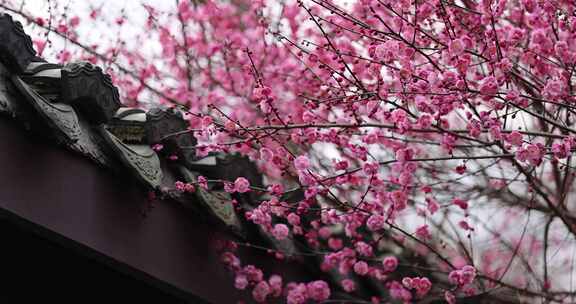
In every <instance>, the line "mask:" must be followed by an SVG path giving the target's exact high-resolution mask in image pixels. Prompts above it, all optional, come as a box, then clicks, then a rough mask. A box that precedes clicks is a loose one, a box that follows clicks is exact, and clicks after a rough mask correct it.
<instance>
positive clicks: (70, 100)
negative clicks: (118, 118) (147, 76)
mask: <svg viewBox="0 0 576 304" xmlns="http://www.w3.org/2000/svg"><path fill="white" fill-rule="evenodd" d="M61 85H62V96H61V98H62V101H63V102H65V103H67V104H73V105H75V107H77V108H78V109H80V110H81V111H84V112H85V113H89V114H90V115H87V118H88V119H90V120H92V121H93V122H95V123H103V122H107V121H109V120H110V119H111V118H112V117H113V116H114V114H116V111H117V110H118V108H120V105H121V104H120V95H119V94H118V89H117V88H116V87H115V86H114V85H113V84H112V80H111V78H110V76H109V75H107V74H104V73H103V72H102V69H100V67H97V66H94V65H92V64H91V63H88V62H76V63H70V64H67V65H66V66H64V68H63V69H62V82H61Z"/></svg>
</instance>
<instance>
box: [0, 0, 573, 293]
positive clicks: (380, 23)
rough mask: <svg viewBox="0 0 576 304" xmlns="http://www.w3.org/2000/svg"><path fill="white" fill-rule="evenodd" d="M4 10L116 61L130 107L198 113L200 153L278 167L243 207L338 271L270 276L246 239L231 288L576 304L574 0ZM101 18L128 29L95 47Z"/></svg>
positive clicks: (228, 259)
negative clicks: (245, 253) (253, 260)
mask: <svg viewBox="0 0 576 304" xmlns="http://www.w3.org/2000/svg"><path fill="white" fill-rule="evenodd" d="M0 8H2V9H3V10H4V11H7V12H10V13H11V14H14V15H17V16H19V17H20V19H21V20H24V21H25V23H26V24H27V26H29V27H31V28H32V29H34V30H35V31H36V32H37V33H38V35H37V36H36V37H34V43H35V46H36V48H37V50H38V52H39V53H40V54H43V55H44V56H46V57H48V58H53V59H54V60H58V61H69V60H72V59H82V60H88V61H91V62H94V63H99V64H102V65H104V66H106V67H108V72H109V73H111V74H112V75H113V80H114V82H115V84H116V85H117V86H119V88H120V91H121V93H122V95H123V100H124V102H125V103H126V104H130V105H136V106H141V107H147V106H149V105H150V103H155V104H165V105H167V106H171V107H178V108H179V109H181V110H182V111H184V112H185V113H187V117H188V120H189V123H190V132H193V133H194V135H195V136H196V137H197V138H198V139H199V145H198V147H197V153H198V155H199V156H204V155H207V154H208V153H209V152H237V153H240V154H242V155H245V156H248V157H249V158H250V159H251V160H253V161H254V162H256V163H257V164H258V166H259V169H260V171H262V172H263V173H264V175H265V177H266V179H265V181H266V183H265V187H264V188H261V187H255V186H254V185H251V184H250V182H249V180H248V179H246V178H243V177H240V178H238V179H236V180H230V181H224V187H225V189H226V190H227V191H229V192H239V193H245V192H254V193H256V194H258V195H259V197H261V199H260V200H259V201H257V202H255V207H254V208H251V209H245V208H243V207H242V206H241V205H238V206H237V207H238V209H237V211H238V212H239V213H240V214H242V215H243V216H245V217H246V219H247V221H249V222H250V223H253V224H254V225H258V226H260V227H261V228H262V230H263V231H265V232H266V233H268V234H270V236H271V237H273V238H275V239H278V240H287V239H288V240H292V241H293V242H294V243H296V244H297V245H298V246H297V247H298V251H297V252H296V253H291V254H289V253H287V252H283V251H282V250H281V249H279V248H275V247H271V248H262V249H263V250H267V251H268V252H270V253H271V254H273V255H275V256H276V257H278V259H279V261H284V260H287V259H293V260H298V261H301V262H303V263H308V264H310V265H313V267H314V269H316V270H317V271H318V273H319V275H318V278H311V279H310V280H309V281H306V282H294V281H288V280H286V279H284V278H283V275H282V274H274V273H264V272H263V270H262V269H260V267H259V265H245V264H244V263H243V262H242V261H241V260H240V259H239V257H238V255H236V254H235V251H236V250H237V248H238V247H242V246H252V244H250V243H248V242H243V241H235V242H227V243H226V244H224V245H223V246H222V250H223V252H222V261H223V263H224V264H225V265H227V267H228V268H229V269H230V270H231V273H232V274H233V277H234V278H231V280H230V284H235V286H236V288H238V289H241V290H246V291H247V292H251V294H252V296H253V298H254V301H256V302H267V301H274V299H280V301H281V302H287V303H294V304H295V303H309V302H329V301H331V302H340V303H412V302H426V303H430V302H434V301H446V302H448V303H456V302H462V303H479V302H485V303H517V302H522V301H523V302H539V303H568V302H574V301H576V290H575V289H574V284H573V275H574V273H575V272H574V262H575V261H574V258H575V257H574V252H575V251H574V250H576V242H575V241H576V240H575V237H576V206H575V204H574V201H573V200H574V199H575V196H574V187H573V185H574V178H575V174H576V171H575V170H574V167H573V164H572V152H573V151H574V150H575V149H576V138H575V136H576V128H575V118H576V117H574V114H576V112H574V111H575V110H576V97H575V95H574V86H573V81H572V80H574V79H575V77H576V76H575V75H574V71H575V69H576V51H575V50H576V3H574V2H573V1H567V0H546V1H542V0H482V1H474V0H460V1H455V0H426V1H423V0H395V1H390V0H357V1H335V0H333V1H323V0H301V1H300V0H298V1H293V0H286V1H282V0H277V1H264V0H256V1H247V0H228V1H212V0H191V1H186V0H176V1H175V3H174V4H173V5H169V6H166V5H163V6H161V7H157V6H155V5H154V4H151V3H147V2H146V1H142V3H141V6H140V9H141V11H142V13H141V14H140V15H138V16H137V17H136V18H130V16H129V15H128V13H127V12H126V11H122V10H119V11H112V12H110V11H108V12H107V13H103V10H106V7H105V5H104V6H94V7H91V8H90V9H88V10H75V9H74V8H73V7H71V6H64V5H62V4H61V3H60V2H57V1H51V2H50V5H49V9H48V11H47V12H37V11H31V10H28V9H27V6H25V5H24V6H22V5H21V3H20V2H19V1H7V0H3V1H0ZM94 24H100V28H104V27H106V28H107V29H112V30H113V32H114V33H118V35H115V36H113V37H106V36H102V37H99V36H98V37H99V38H98V39H97V41H90V40H88V38H90V37H91V36H92V35H88V34H87V29H92V28H94V26H93V25H94ZM134 25H141V26H136V29H134V28H131V29H130V30H126V31H129V32H130V33H131V34H132V35H133V39H132V40H131V39H126V38H123V37H124V36H123V35H120V33H123V32H124V31H125V29H126V28H127V27H128V26H132V27H134ZM90 39H93V38H90ZM146 44H152V45H153V46H154V47H151V48H143V47H142V46H143V45H146ZM212 182H222V181H210V180H206V179H203V180H202V181H201V183H199V184H198V185H195V186H198V187H204V188H206V187H207V186H206V185H207V183H212ZM175 187H179V188H180V189H184V190H185V191H193V190H194V185H192V186H190V185H185V184H183V183H179V184H177V185H175ZM297 191H301V193H302V197H301V198H299V199H296V200H288V199H286V197H287V194H290V193H294V192H297ZM571 202H572V203H571Z"/></svg>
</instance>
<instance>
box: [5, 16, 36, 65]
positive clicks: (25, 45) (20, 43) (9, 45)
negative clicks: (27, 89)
mask: <svg viewBox="0 0 576 304" xmlns="http://www.w3.org/2000/svg"><path fill="white" fill-rule="evenodd" d="M0 41H1V42H2V45H1V47H0V61H2V62H3V63H4V64H5V65H7V66H8V67H9V68H10V69H11V70H13V71H15V72H17V73H22V72H24V70H25V69H26V67H27V66H28V64H29V63H30V62H31V61H32V60H34V58H35V57H36V51H35V50H34V48H33V46H32V39H30V37H29V36H28V35H26V33H25V32H24V29H23V28H22V24H21V23H20V22H18V21H14V20H12V16H10V15H8V14H0Z"/></svg>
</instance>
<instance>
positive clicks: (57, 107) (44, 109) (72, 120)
mask: <svg viewBox="0 0 576 304" xmlns="http://www.w3.org/2000/svg"><path fill="white" fill-rule="evenodd" d="M12 80H13V82H14V84H15V85H16V87H17V88H18V89H19V91H20V92H21V93H22V94H23V95H24V97H25V98H26V100H27V101H28V102H29V103H30V104H31V105H32V106H33V107H34V109H35V110H36V111H37V113H38V114H39V117H41V118H42V119H43V120H44V121H45V122H46V124H47V125H48V126H50V127H51V128H52V129H53V131H54V134H55V135H56V138H57V139H58V140H60V141H62V142H64V143H65V144H73V143H75V142H77V141H78V139H79V138H80V135H81V134H82V131H81V129H80V124H79V122H78V116H77V115H76V112H75V111H74V109H73V108H72V107H71V106H69V105H67V104H63V103H52V102H49V101H48V100H47V99H46V98H44V97H43V96H42V95H40V94H38V93H37V92H36V91H35V90H34V89H32V87H31V86H29V85H28V84H26V83H25V82H24V81H23V80H22V79H21V78H20V77H18V76H14V77H13V78H12Z"/></svg>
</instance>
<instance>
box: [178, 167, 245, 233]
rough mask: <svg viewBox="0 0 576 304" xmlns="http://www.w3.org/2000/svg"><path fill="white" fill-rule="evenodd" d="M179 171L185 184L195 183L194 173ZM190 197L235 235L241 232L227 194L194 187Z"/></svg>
mask: <svg viewBox="0 0 576 304" xmlns="http://www.w3.org/2000/svg"><path fill="white" fill-rule="evenodd" d="M179 169H180V172H181V173H182V176H183V177H184V181H185V182H187V183H195V182H196V181H197V179H196V176H197V175H196V174H195V173H193V172H192V171H190V170H188V169H186V168H185V167H184V166H180V167H179ZM191 195H194V196H195V197H196V198H197V199H198V200H199V202H200V203H201V204H202V208H204V209H206V210H207V211H208V212H209V213H211V215H212V216H214V217H215V218H216V219H217V220H219V221H221V222H222V223H223V224H224V225H225V226H227V227H228V228H230V229H231V230H232V231H235V232H237V233H241V231H243V229H242V225H241V223H240V219H239V218H238V215H237V214H236V212H235V210H234V205H232V196H231V195H230V194H229V193H226V192H224V191H222V190H214V189H212V190H210V191H206V190H204V189H202V188H200V187H196V191H195V192H194V194H191ZM195 204H196V203H195Z"/></svg>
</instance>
